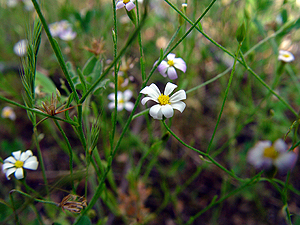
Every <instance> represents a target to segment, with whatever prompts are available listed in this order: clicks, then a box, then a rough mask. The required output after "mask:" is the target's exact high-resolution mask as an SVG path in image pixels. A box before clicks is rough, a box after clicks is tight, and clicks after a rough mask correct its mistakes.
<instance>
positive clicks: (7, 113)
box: [1, 106, 16, 120]
mask: <svg viewBox="0 0 300 225" xmlns="http://www.w3.org/2000/svg"><path fill="white" fill-rule="evenodd" d="M1 117H2V118H9V119H11V120H15V119H16V114H15V112H14V110H13V108H12V107H10V106H5V107H4V108H3V109H2V112H1Z"/></svg>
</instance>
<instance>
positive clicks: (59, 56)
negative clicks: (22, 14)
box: [31, 0, 82, 103]
mask: <svg viewBox="0 0 300 225" xmlns="http://www.w3.org/2000/svg"><path fill="white" fill-rule="evenodd" d="M31 1H32V3H33V5H34V8H35V10H36V13H37V14H38V16H39V18H40V21H41V22H42V24H43V28H44V30H45V32H46V35H47V37H48V40H49V42H50V44H51V47H52V49H53V51H54V53H55V56H56V58H57V61H58V63H59V65H60V67H61V69H62V71H63V73H64V75H65V76H66V79H67V81H68V83H69V85H70V88H71V90H72V92H73V93H74V95H75V100H76V102H77V103H78V102H79V96H78V94H77V92H76V89H75V86H74V83H73V81H72V79H71V76H70V74H69V72H68V69H67V66H66V63H65V61H64V59H63V57H62V54H61V51H60V49H59V46H58V44H57V42H56V41H55V39H54V38H53V37H52V35H51V33H50V30H49V27H48V25H47V22H46V20H45V17H44V16H43V14H42V12H41V9H40V6H39V4H38V3H37V1H36V0H31ZM81 103H82V102H81Z"/></svg>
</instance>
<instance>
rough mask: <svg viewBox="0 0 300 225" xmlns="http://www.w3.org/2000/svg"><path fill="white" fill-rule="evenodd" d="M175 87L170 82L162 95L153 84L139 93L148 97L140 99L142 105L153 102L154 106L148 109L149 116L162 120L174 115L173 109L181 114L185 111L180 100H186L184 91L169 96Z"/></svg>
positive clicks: (183, 104)
mask: <svg viewBox="0 0 300 225" xmlns="http://www.w3.org/2000/svg"><path fill="white" fill-rule="evenodd" d="M176 87H177V85H175V84H172V83H170V82H168V83H167V85H166V87H165V91H164V94H162V93H161V92H160V90H159V89H158V87H157V86H156V85H155V84H153V83H152V84H151V85H150V86H147V87H145V88H144V89H142V90H141V91H140V93H142V94H145V95H148V97H144V98H143V99H142V104H143V105H145V104H146V102H147V101H149V100H152V101H155V102H156V103H158V104H156V105H154V106H152V107H151V108H150V111H149V113H150V116H152V117H153V118H154V119H158V120H162V119H163V116H165V117H166V118H170V117H172V116H173V115H174V109H177V110H178V111H180V112H181V113H182V112H183V110H184V109H185V106H186V105H185V103H184V102H182V101H181V100H184V99H186V93H185V91H184V90H180V91H177V92H176V93H174V94H173V95H172V96H169V95H170V94H171V93H172V92H173V91H174V89H175V88H176Z"/></svg>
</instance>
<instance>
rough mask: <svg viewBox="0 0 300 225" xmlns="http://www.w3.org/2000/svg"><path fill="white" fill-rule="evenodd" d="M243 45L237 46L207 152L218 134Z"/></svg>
mask: <svg viewBox="0 0 300 225" xmlns="http://www.w3.org/2000/svg"><path fill="white" fill-rule="evenodd" d="M241 46H242V43H239V45H238V48H237V51H236V54H235V58H234V63H233V67H232V70H231V74H230V77H229V81H228V84H227V88H226V90H225V96H224V99H223V103H222V106H221V110H220V113H219V116H218V119H217V123H216V126H215V129H214V132H213V134H212V137H211V139H210V142H209V145H208V148H207V151H206V153H207V154H209V152H210V150H211V146H212V143H213V140H214V137H215V135H216V132H217V128H218V125H219V123H220V120H221V116H222V114H223V110H224V106H225V102H226V99H227V96H228V92H229V89H230V86H231V82H232V79H233V74H234V72H235V67H236V62H237V58H238V55H239V52H240V49H241Z"/></svg>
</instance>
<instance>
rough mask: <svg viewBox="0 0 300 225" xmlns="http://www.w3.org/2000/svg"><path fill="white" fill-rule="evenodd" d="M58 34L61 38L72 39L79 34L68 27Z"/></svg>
mask: <svg viewBox="0 0 300 225" xmlns="http://www.w3.org/2000/svg"><path fill="white" fill-rule="evenodd" d="M58 36H59V38H60V39H61V40H64V41H72V40H74V38H75V37H76V36H77V33H76V32H74V31H73V30H72V29H67V30H64V31H63V32H61V33H60V34H59V35H58Z"/></svg>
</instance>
